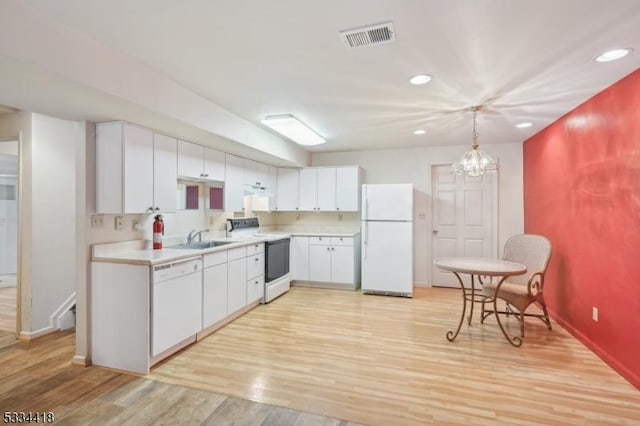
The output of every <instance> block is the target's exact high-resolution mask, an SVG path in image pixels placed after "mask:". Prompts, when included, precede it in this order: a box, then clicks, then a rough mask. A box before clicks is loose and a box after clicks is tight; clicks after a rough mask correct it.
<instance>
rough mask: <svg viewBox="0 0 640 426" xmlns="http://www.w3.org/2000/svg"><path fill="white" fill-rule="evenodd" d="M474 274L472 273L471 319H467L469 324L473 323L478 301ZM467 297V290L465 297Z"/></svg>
mask: <svg viewBox="0 0 640 426" xmlns="http://www.w3.org/2000/svg"><path fill="white" fill-rule="evenodd" d="M473 278H474V275H473V274H471V309H470V310H469V319H468V321H467V324H469V325H471V320H472V319H473V305H475V304H476V303H475V302H476V284H475V282H474V281H473ZM466 297H467V294H466V291H465V298H466Z"/></svg>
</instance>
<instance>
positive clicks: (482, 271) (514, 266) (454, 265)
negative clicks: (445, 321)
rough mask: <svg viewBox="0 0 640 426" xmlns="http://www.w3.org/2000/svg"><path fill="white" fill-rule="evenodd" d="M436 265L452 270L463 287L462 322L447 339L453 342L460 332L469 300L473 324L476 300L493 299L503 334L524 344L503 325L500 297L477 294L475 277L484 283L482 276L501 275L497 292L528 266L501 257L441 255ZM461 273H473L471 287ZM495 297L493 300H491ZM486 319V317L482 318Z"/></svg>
mask: <svg viewBox="0 0 640 426" xmlns="http://www.w3.org/2000/svg"><path fill="white" fill-rule="evenodd" d="M433 263H434V265H435V266H436V267H438V268H440V269H442V270H444V271H449V272H452V273H453V274H454V275H455V276H456V278H457V279H458V282H459V283H460V288H461V289H462V315H461V316H460V322H459V323H458V328H457V329H456V331H455V333H454V332H453V331H448V332H447V339H448V340H449V341H450V342H453V341H454V340H455V338H456V337H457V336H458V333H460V328H461V327H462V323H463V322H464V315H465V313H466V311H467V301H470V302H471V312H470V313H469V320H468V323H469V325H471V318H472V317H473V305H474V303H475V302H481V303H487V302H491V301H493V312H494V313H495V316H496V320H497V321H498V325H499V326H500V330H502V334H504V337H506V338H507V340H508V341H509V343H511V344H512V345H513V346H520V345H522V340H521V339H520V338H519V337H513V338H511V337H509V335H508V334H507V332H506V330H505V329H504V327H503V326H502V322H500V316H499V315H498V313H497V312H498V305H497V303H498V298H497V297H495V296H496V295H495V294H494V295H493V297H488V296H487V295H486V294H476V292H475V280H474V277H476V276H477V277H478V280H479V281H480V283H481V284H482V278H481V277H500V282H499V284H498V285H497V286H496V292H497V290H498V289H499V288H500V285H501V284H502V283H503V282H504V281H505V280H506V279H507V278H508V277H511V276H513V275H522V274H525V273H526V272H527V267H526V266H524V265H521V264H519V263H515V262H509V261H507V260H499V259H489V258H483V257H439V258H437V259H436V260H434V261H433ZM460 274H469V275H471V288H470V289H467V288H466V287H465V286H464V282H463V281H462V278H461V277H460ZM489 299H493V300H489ZM482 320H484V318H483V319H482Z"/></svg>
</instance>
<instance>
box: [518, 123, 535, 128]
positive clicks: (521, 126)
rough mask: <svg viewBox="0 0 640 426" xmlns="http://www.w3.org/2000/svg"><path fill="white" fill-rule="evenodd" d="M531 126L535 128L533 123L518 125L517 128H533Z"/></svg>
mask: <svg viewBox="0 0 640 426" xmlns="http://www.w3.org/2000/svg"><path fill="white" fill-rule="evenodd" d="M531 126H533V123H529V122H525V123H518V124H516V127H517V128H518V129H524V128H525V127H531Z"/></svg>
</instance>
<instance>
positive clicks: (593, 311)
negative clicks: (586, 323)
mask: <svg viewBox="0 0 640 426" xmlns="http://www.w3.org/2000/svg"><path fill="white" fill-rule="evenodd" d="M591 319H592V320H594V321H595V322H598V308H596V307H595V306H594V307H593V308H591Z"/></svg>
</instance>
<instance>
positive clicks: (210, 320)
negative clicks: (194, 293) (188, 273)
mask: <svg viewBox="0 0 640 426" xmlns="http://www.w3.org/2000/svg"><path fill="white" fill-rule="evenodd" d="M226 316H227V264H226V263H222V264H220V265H216V266H213V267H211V268H208V269H205V270H204V277H203V280H202V328H203V329H204V328H207V327H209V326H210V325H213V324H215V323H216V322H218V321H220V320H222V319H224V318H225V317H226Z"/></svg>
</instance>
